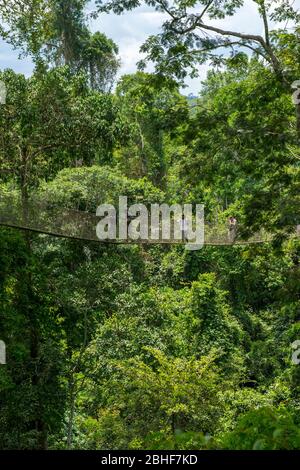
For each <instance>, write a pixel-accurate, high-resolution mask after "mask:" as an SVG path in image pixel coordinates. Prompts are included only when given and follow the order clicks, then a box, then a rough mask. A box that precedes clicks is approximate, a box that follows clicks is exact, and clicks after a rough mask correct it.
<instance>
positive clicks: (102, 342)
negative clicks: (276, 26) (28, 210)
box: [0, 0, 300, 450]
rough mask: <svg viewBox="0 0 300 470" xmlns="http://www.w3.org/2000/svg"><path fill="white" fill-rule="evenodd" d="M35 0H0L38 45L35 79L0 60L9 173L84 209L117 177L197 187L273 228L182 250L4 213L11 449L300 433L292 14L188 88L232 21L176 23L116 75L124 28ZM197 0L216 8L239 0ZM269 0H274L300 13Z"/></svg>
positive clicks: (299, 439) (19, 184)
mask: <svg viewBox="0 0 300 470" xmlns="http://www.w3.org/2000/svg"><path fill="white" fill-rule="evenodd" d="M31 3H32V5H33V6H34V7H35V9H34V14H32V15H30V14H29V10H28V9H26V8H25V9H22V8H19V7H18V6H17V5H16V6H15V8H13V5H12V6H11V7H10V6H8V5H7V2H1V1H0V11H1V16H2V18H3V20H4V21H5V25H6V28H8V29H6V30H5V28H4V27H3V28H2V29H0V32H1V35H2V37H4V38H5V39H6V40H7V41H10V42H12V43H13V44H14V45H17V46H22V48H23V51H25V52H26V53H30V54H32V56H33V58H34V60H35V62H36V68H35V71H34V73H33V75H32V76H31V77H30V78H25V77H24V76H23V75H20V74H16V73H15V72H14V71H12V70H5V71H2V72H1V73H0V80H1V81H3V82H4V83H5V84H6V87H7V103H6V104H5V105H0V133H1V139H0V165H1V167H0V176H1V182H0V183H1V185H0V190H1V191H5V192H6V193H7V192H15V193H20V194H21V196H22V203H23V204H24V206H25V205H26V201H28V199H30V198H31V197H32V196H33V195H35V196H36V195H38V197H41V198H45V199H47V201H48V202H49V203H50V204H54V205H56V206H60V205H61V207H69V208H74V207H75V208H76V209H79V210H85V211H90V212H95V210H96V207H97V206H98V205H99V204H100V203H104V202H107V203H113V204H117V203H118V197H119V196H120V195H127V196H128V199H129V203H136V202H141V201H142V202H144V203H146V204H150V203H154V202H159V203H162V202H167V203H174V202H178V203H183V202H184V203H204V204H205V211H206V219H207V221H208V222H209V223H215V222H220V221H221V222H222V221H223V222H225V221H226V220H227V218H228V217H229V216H230V215H232V214H233V215H235V216H236V217H237V219H238V221H239V223H240V225H241V227H242V231H243V233H242V235H243V236H245V237H247V236H248V235H250V234H252V233H254V232H255V231H256V230H258V229H260V228H264V229H266V230H268V231H269V232H272V233H273V234H274V243H268V244H261V245H248V246H247V245H245V246H237V245H236V246H235V245H233V246H227V247H209V246H205V247H203V249H201V250H199V251H187V250H185V249H184V247H183V246H168V245H155V246H153V245H152V246H146V245H103V244H100V243H96V242H87V241H84V240H82V241H80V240H69V239H63V238H54V237H50V236H45V235H39V234H34V233H29V232H22V231H18V230H15V229H12V228H3V227H2V228H1V229H0V339H1V340H3V341H5V343H6V347H7V364H6V365H2V364H1V365H0V449H46V448H51V449H234V450H236V449H250V450H251V449H271V450H273V449H299V448H300V395H299V394H300V365H297V364H296V363H293V362H292V353H293V349H292V344H293V342H295V341H297V340H300V271H299V265H300V243H299V240H297V239H295V238H291V237H290V235H291V232H292V231H294V230H295V226H296V224H297V223H299V220H300V174H299V158H300V151H299V140H298V132H297V109H296V112H295V106H294V105H293V102H292V100H291V88H290V87H288V86H287V85H286V83H287V82H286V81H287V80H289V83H291V82H292V81H293V80H296V79H299V78H300V76H299V73H300V61H299V28H298V29H297V27H296V28H295V30H293V32H291V30H284V29H280V30H277V31H275V32H273V33H272V34H271V33H269V32H268V31H267V33H268V34H267V36H266V38H265V39H264V43H261V42H260V41H258V40H257V39H255V40H253V39H251V38H250V39H249V38H240V40H241V41H242V43H241V44H240V45H239V46H240V47H239V49H238V50H234V52H233V53H232V55H231V56H230V57H229V56H228V55H226V54H225V56H222V58H220V57H219V56H218V57H217V56H214V61H215V63H216V62H217V59H218V60H219V61H221V62H222V64H223V68H222V69H218V70H214V71H210V72H209V73H208V76H207V79H206V81H205V82H204V84H203V89H202V92H201V94H200V96H199V98H198V99H197V100H193V103H192V105H191V103H190V102H189V100H188V99H187V98H186V97H184V96H183V95H182V94H181V93H180V91H179V85H178V83H177V82H176V77H177V78H178V77H179V78H182V77H183V76H184V75H185V73H186V69H187V66H191V67H194V65H195V62H194V57H193V59H192V58H191V54H192V50H193V49H194V46H195V45H196V46H197V47H200V46H201V47H202V48H206V51H205V53H203V54H204V55H203V54H202V55H201V57H200V58H199V60H200V62H203V61H204V60H207V59H208V58H212V57H211V51H212V50H213V49H214V50H215V49H216V48H217V47H220V46H221V45H222V46H223V47H225V46H227V45H228V44H226V42H225V43H224V38H223V36H224V35H223V36H222V38H223V39H222V40H219V41H218V42H214V41H213V39H211V40H210V41H207V42H205V41H204V40H203V41H201V44H199V43H197V37H195V36H192V38H191V36H190V35H192V34H193V31H194V30H193V29H191V31H189V32H186V34H185V33H184V32H182V33H180V34H179V33H176V31H174V30H173V31H172V27H174V22H175V26H176V28H178V27H179V26H178V24H177V23H178V21H179V20H176V21H175V20H174V22H173V23H172V22H169V23H166V24H165V25H164V27H163V33H162V35H161V36H159V37H152V38H150V39H149V41H148V42H147V44H146V46H145V48H146V49H147V50H148V51H149V54H150V57H151V58H152V59H155V60H156V62H157V69H158V70H157V72H158V74H149V73H144V72H142V71H139V72H137V73H136V74H133V75H125V76H123V77H122V78H121V79H120V80H119V82H118V84H117V86H116V90H115V92H113V93H112V92H111V89H110V86H111V83H112V80H113V78H114V74H115V71H116V69H117V66H118V59H117V57H116V54H117V47H116V46H115V45H114V43H113V42H112V41H111V40H110V39H108V38H106V37H105V36H104V35H102V34H101V33H96V34H95V35H91V33H90V31H89V30H88V28H87V26H86V19H85V16H84V6H85V5H86V3H87V2H84V1H79V0H76V1H75V0H74V1H71V0H70V1H68V2H61V1H54V0H53V1H51V2H47V8H46V7H45V8H44V6H43V4H44V2H43V1H38V0H36V1H33V0H32V2H31ZM100 3H106V4H108V6H106V8H107V9H113V10H114V11H117V12H122V11H123V10H124V8H125V9H126V8H127V9H130V8H133V7H135V6H137V5H138V4H139V2H138V1H135V0H132V1H126V2H125V1H122V2H117V1H114V0H112V1H111V2H98V4H100ZM147 3H149V4H151V5H153V4H155V5H156V4H157V5H160V7H159V8H160V9H166V8H167V7H168V3H167V2H158V1H157V2H156V1H155V2H152V1H151V2H150V1H149V2H147ZM175 3H176V5H175V6H174V7H172V9H171V13H173V15H175V16H176V17H177V16H178V15H180V13H181V12H182V11H185V12H186V4H187V2H183V1H178V2H175ZM196 3H198V4H202V5H204V6H205V5H207V8H212V10H211V15H210V17H211V19H214V18H221V19H222V18H223V17H224V16H226V15H231V14H232V13H233V11H234V9H235V7H237V6H238V5H240V4H241V2H240V1H221V2H219V1H218V2H217V1H216V2H214V1H213V2H208V1H200V2H188V5H189V6H194V5H195V4H196ZM256 3H257V4H258V6H259V9H260V12H261V15H262V17H263V18H265V17H266V8H267V7H268V5H265V2H264V1H257V2H256ZM277 3H278V8H277V10H276V12H275V13H274V15H275V17H274V16H273V18H276V17H277V18H278V15H279V16H280V15H281V17H282V18H283V19H284V18H288V17H289V15H290V17H291V18H293V19H294V20H297V21H298V17H297V15H296V16H295V13H294V12H293V11H290V12H289V11H287V10H285V8H284V5H283V4H284V2H277ZM27 4H28V5H29V7H30V2H27ZM20 5H22V1H20ZM29 7H28V8H29ZM63 7H65V8H66V7H69V8H67V13H66V12H65V13H64V12H62V8H63ZM117 7H118V8H119V10H118V8H117ZM280 7H281V9H280ZM276 15H277V16H276ZM8 19H9V20H10V21H8ZM192 20H194V21H199V19H198V20H197V19H196V18H194V17H192V16H191V17H189V15H188V16H186V17H183V18H182V19H181V20H180V25H181V27H185V28H187V27H188V25H190V24H191V21H192ZM192 26H193V27H194V26H195V27H196V25H192ZM4 30H5V31H4ZM269 34H270V36H269ZM179 37H180V40H179V39H178V38H179ZM192 39H193V40H192ZM193 41H194V42H193ZM253 41H254V42H255V41H256V47H257V48H258V49H257V50H256V49H255V51H254V52H253V55H252V56H248V55H246V54H245V53H244V52H242V51H241V46H245V47H246V48H247V47H248V49H249V46H251V47H252V46H253ZM161 45H163V48H162V47H160V46H161ZM265 47H266V48H265ZM242 49H243V50H244V49H245V48H243V47H242ZM176 52H177V53H178V56H177V59H179V61H178V60H177V59H176V60H175V61H174V62H173V69H172V68H171V70H170V68H168V67H167V66H166V64H167V63H168V64H171V63H172V61H170V58H172V57H173V56H174V54H176ZM267 53H268V54H269V55H268V57H267V58H264V55H266V54H267ZM192 55H193V54H192ZM183 56H184V58H183ZM221 59H222V60H221ZM267 59H268V60H267ZM199 60H198V63H199ZM219 63H220V62H219ZM46 64H47V65H46ZM49 64H50V65H49ZM287 67H288V70H289V71H288V74H284V73H283V71H284V70H286V68H287ZM191 106H192V109H191Z"/></svg>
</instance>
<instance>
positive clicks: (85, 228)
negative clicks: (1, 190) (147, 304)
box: [0, 197, 299, 246]
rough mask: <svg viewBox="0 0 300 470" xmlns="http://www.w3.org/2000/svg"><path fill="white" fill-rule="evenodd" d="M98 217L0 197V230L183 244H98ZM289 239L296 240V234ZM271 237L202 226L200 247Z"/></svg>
mask: <svg viewBox="0 0 300 470" xmlns="http://www.w3.org/2000/svg"><path fill="white" fill-rule="evenodd" d="M99 220H100V219H99V217H97V216H96V214H93V213H91V212H85V211H80V210H74V209H71V208H62V207H58V206H55V205H51V204H49V203H47V202H46V201H45V202H43V203H41V202H40V201H39V202H34V201H31V202H28V203H27V204H26V210H24V207H22V204H21V202H20V201H18V200H16V199H15V198H8V197H0V226H4V227H11V228H16V229H20V230H27V231H32V232H36V233H39V234H46V235H50V236H54V237H63V238H71V239H77V240H86V241H94V242H98V243H103V244H105V243H108V244H149V245H151V244H169V245H170V244H185V241H182V240H176V239H172V238H171V239H169V240H164V239H162V238H161V236H160V238H159V239H158V240H151V239H147V240H142V239H139V240H130V239H128V240H119V239H115V240H99V238H98V237H97V234H96V225H97V223H98V222H99ZM292 236H295V237H297V236H299V233H296V230H295V234H294V235H292ZM272 238H273V235H272V234H270V233H267V232H265V231H264V230H261V231H259V232H258V233H256V234H254V235H253V236H251V237H249V238H248V239H242V238H240V236H239V230H237V233H236V235H235V236H234V237H232V234H230V233H229V230H228V226H227V224H224V223H223V224H210V223H206V224H205V228H204V245H212V246H223V245H233V244H234V245H247V244H257V243H266V242H270V241H272Z"/></svg>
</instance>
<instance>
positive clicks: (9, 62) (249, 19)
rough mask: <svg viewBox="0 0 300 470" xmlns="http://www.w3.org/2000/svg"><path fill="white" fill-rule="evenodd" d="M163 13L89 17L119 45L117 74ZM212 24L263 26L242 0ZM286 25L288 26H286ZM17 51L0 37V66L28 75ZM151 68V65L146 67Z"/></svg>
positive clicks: (191, 89)
mask: <svg viewBox="0 0 300 470" xmlns="http://www.w3.org/2000/svg"><path fill="white" fill-rule="evenodd" d="M294 7H296V8H300V0H295V1H294ZM92 10H93V2H91V3H90V6H89V11H92ZM163 19H164V15H163V14H162V13H159V12H155V11H154V10H153V8H151V7H147V6H143V7H140V8H137V9H136V10H133V11H131V12H126V13H124V14H123V15H121V16H117V15H114V14H101V15H100V17H98V18H97V19H96V20H91V19H90V20H89V27H90V29H91V31H92V32H95V31H101V32H103V33H105V34H106V35H107V36H108V37H110V38H112V39H113V40H114V41H115V43H116V44H117V45H118V47H119V56H120V58H121V68H120V70H119V74H118V75H119V76H121V75H124V74H128V73H134V72H135V71H136V69H137V67H136V63H137V61H138V60H140V59H141V54H140V52H139V49H140V46H141V45H142V44H143V42H144V41H145V40H146V39H147V37H148V36H150V35H151V34H156V33H158V32H159V31H160V26H161V24H162V22H163ZM213 24H214V26H222V28H223V29H225V28H226V29H231V30H235V31H239V32H244V33H252V34H262V32H263V26H262V23H261V20H260V19H259V17H258V14H257V7H256V4H255V3H254V1H253V0H245V3H244V6H243V7H242V8H241V9H240V10H239V11H238V13H237V14H236V15H234V16H233V17H230V18H226V19H225V20H214V21H213ZM288 26H289V25H288ZM18 56H19V53H18V51H14V50H12V48H11V47H10V46H9V45H7V44H5V43H4V42H3V41H1V40H0V69H5V68H12V69H13V70H15V71H16V72H18V73H23V74H25V75H26V76H29V75H30V74H31V73H32V70H33V65H32V62H31V60H30V59H29V58H25V59H24V58H23V59H19V57H18ZM208 69H209V66H208V65H206V64H204V65H201V66H199V77H198V78H194V79H190V78H187V79H186V85H187V87H186V88H185V89H184V93H185V94H188V93H193V94H197V93H198V92H199V90H200V89H201V81H202V80H204V79H205V76H206V73H207V70H208ZM147 70H148V71H149V72H151V71H152V70H153V66H151V64H150V65H149V66H148V69H147Z"/></svg>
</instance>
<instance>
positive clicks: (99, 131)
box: [0, 68, 122, 200]
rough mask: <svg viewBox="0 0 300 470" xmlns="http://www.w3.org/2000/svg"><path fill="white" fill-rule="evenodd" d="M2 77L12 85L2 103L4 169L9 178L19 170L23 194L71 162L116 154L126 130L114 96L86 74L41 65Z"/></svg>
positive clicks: (84, 162)
mask: <svg viewBox="0 0 300 470" xmlns="http://www.w3.org/2000/svg"><path fill="white" fill-rule="evenodd" d="M0 77H1V79H2V80H3V81H4V83H5V84H6V87H7V90H8V97H7V103H6V105H5V106H1V109H0V127H1V135H2V140H1V143H0V155H1V171H2V174H3V175H4V178H7V176H8V175H9V174H10V173H11V172H12V173H13V174H14V176H15V178H16V179H17V182H18V184H19V187H20V188H21V191H22V196H23V200H25V199H27V198H28V194H29V188H30V187H33V186H36V185H37V184H38V181H39V178H46V179H48V178H51V177H53V176H54V175H55V174H56V172H57V171H58V170H60V169H62V168H63V167H65V166H77V165H91V164H92V163H94V162H95V161H97V160H98V161H108V160H110V158H111V153H112V149H113V147H114V144H115V142H116V139H118V137H117V136H120V137H121V134H122V130H121V129H122V125H121V123H120V121H118V111H117V105H116V103H115V100H114V98H113V97H112V96H109V95H102V94H100V93H97V92H94V91H91V90H90V89H89V87H88V86H87V82H86V78H85V76H84V75H77V76H74V75H73V74H72V73H71V72H70V70H69V69H68V68H58V69H55V70H51V71H49V72H45V71H44V70H39V71H37V72H36V73H35V74H34V75H33V76H32V77H31V78H29V79H25V77H24V76H22V75H17V74H15V73H14V72H12V71H9V70H8V71H5V72H3V73H1V75H0ZM4 132H5V135H6V137H5V139H4Z"/></svg>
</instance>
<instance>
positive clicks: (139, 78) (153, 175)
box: [116, 72, 188, 186]
mask: <svg viewBox="0 0 300 470" xmlns="http://www.w3.org/2000/svg"><path fill="white" fill-rule="evenodd" d="M116 94H117V96H118V98H119V102H120V106H121V108H122V110H123V115H124V117H126V119H127V120H128V121H129V122H130V124H131V125H132V128H133V132H132V138H131V140H129V145H128V146H127V148H126V147H125V148H124V149H122V150H121V152H119V153H118V154H117V157H118V158H119V159H121V158H122V159H121V164H122V167H123V168H124V167H125V166H127V165H128V163H130V160H131V161H133V162H134V158H133V157H134V156H136V159H137V160H138V162H137V163H136V162H134V163H135V164H137V165H138V168H137V169H134V167H133V168H132V170H133V171H134V170H135V175H136V176H145V175H146V174H147V175H148V177H149V178H150V179H151V180H152V181H153V182H154V183H156V184H158V185H160V186H161V185H163V178H164V176H165V175H166V171H167V166H168V161H167V156H166V152H165V140H166V137H167V135H170V133H172V132H175V130H176V128H178V127H179V126H180V125H181V124H182V123H183V122H185V121H186V119H187V118H188V107H187V102H186V100H185V98H184V97H182V96H181V95H180V93H179V91H178V87H177V86H176V84H175V83H174V82H173V81H168V80H164V78H163V77H161V76H160V77H155V76H153V75H151V74H146V73H143V72H138V73H136V74H134V75H125V76H123V77H122V78H121V80H120V81H119V83H118V86H117V90H116ZM120 157H121V158H120ZM127 159H128V160H129V162H128V160H127ZM122 160H125V161H122Z"/></svg>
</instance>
